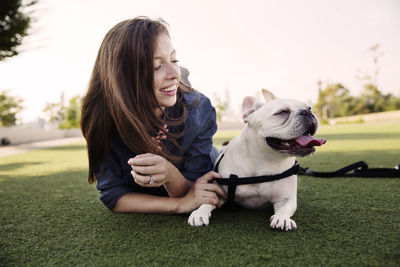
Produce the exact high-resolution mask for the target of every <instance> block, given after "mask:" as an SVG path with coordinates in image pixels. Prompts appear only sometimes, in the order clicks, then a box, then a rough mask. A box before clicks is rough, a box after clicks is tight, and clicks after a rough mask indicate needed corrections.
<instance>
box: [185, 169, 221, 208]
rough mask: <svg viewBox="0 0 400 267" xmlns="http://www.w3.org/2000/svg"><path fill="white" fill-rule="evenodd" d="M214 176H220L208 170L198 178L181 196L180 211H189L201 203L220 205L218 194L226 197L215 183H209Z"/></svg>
mask: <svg viewBox="0 0 400 267" xmlns="http://www.w3.org/2000/svg"><path fill="white" fill-rule="evenodd" d="M214 178H221V175H220V174H219V173H216V172H213V171H210V172H208V173H206V174H205V175H203V176H202V177H200V178H198V179H197V180H196V182H195V183H194V184H193V186H192V188H191V189H190V190H189V192H188V193H187V194H186V195H185V196H184V197H183V198H182V203H181V212H182V213H187V212H191V211H193V210H195V209H197V208H198V207H200V205H202V204H211V205H214V206H217V207H221V203H220V201H219V198H218V196H221V197H223V198H224V199H226V198H227V196H226V193H225V191H224V190H223V189H222V188H221V187H220V186H219V185H217V184H214V183H211V181H212V180H213V179H214Z"/></svg>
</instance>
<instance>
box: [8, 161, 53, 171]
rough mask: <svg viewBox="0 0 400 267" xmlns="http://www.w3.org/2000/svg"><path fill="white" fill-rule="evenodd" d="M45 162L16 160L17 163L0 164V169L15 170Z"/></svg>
mask: <svg viewBox="0 0 400 267" xmlns="http://www.w3.org/2000/svg"><path fill="white" fill-rule="evenodd" d="M40 164H45V162H34V161H32V162H18V163H9V164H0V171H11V170H16V169H19V168H22V167H25V166H28V165H40Z"/></svg>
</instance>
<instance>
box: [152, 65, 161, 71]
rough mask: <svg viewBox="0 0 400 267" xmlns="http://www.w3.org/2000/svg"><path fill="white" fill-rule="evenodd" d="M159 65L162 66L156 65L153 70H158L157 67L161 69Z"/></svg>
mask: <svg viewBox="0 0 400 267" xmlns="http://www.w3.org/2000/svg"><path fill="white" fill-rule="evenodd" d="M161 66H162V65H158V66H156V67H154V70H159V69H161Z"/></svg>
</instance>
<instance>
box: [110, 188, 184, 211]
mask: <svg viewBox="0 0 400 267" xmlns="http://www.w3.org/2000/svg"><path fill="white" fill-rule="evenodd" d="M182 204H183V198H182V197H162V196H154V195H148V194H141V193H127V194H125V195H123V196H122V197H121V198H119V199H118V201H117V203H116V204H115V206H114V208H113V211H115V212H132V213H135V212H138V213H141V212H143V213H164V214H175V213H185V212H187V211H185V210H184V208H183V205H182Z"/></svg>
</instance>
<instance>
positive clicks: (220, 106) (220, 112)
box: [214, 93, 228, 122]
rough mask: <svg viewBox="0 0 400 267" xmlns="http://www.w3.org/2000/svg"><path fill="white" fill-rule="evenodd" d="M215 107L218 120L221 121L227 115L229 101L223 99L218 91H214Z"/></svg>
mask: <svg viewBox="0 0 400 267" xmlns="http://www.w3.org/2000/svg"><path fill="white" fill-rule="evenodd" d="M214 101H215V104H214V107H215V110H216V113H217V121H219V122H220V121H221V119H222V117H223V116H224V115H225V113H226V110H227V107H228V103H227V102H226V101H223V100H222V99H221V97H219V96H218V95H217V94H216V93H214Z"/></svg>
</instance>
